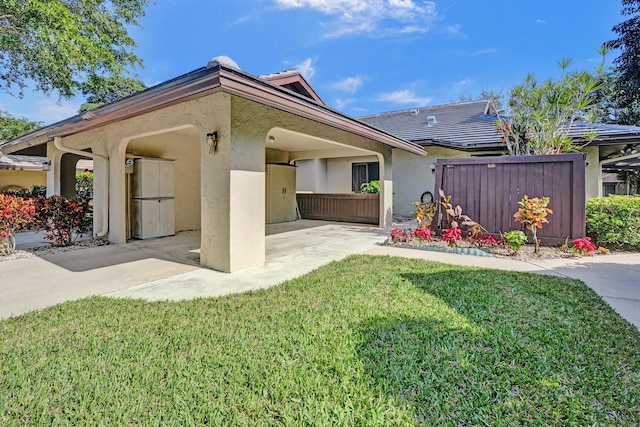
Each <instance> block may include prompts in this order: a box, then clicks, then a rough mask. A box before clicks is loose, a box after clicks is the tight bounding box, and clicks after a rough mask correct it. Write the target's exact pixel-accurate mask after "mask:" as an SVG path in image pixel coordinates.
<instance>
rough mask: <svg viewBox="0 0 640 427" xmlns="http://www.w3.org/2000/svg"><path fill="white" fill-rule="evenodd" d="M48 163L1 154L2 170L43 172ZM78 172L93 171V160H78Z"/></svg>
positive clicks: (39, 159) (39, 158) (44, 158)
mask: <svg viewBox="0 0 640 427" xmlns="http://www.w3.org/2000/svg"><path fill="white" fill-rule="evenodd" d="M46 161H47V158H46V157H42V156H20V155H17V154H3V153H0V170H2V169H4V170H7V169H9V170H36V171H41V170H42V164H43V163H44V162H46ZM76 170H77V171H85V170H90V171H92V170H93V160H85V159H82V160H78V163H77V164H76Z"/></svg>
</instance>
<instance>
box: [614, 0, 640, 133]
mask: <svg viewBox="0 0 640 427" xmlns="http://www.w3.org/2000/svg"><path fill="white" fill-rule="evenodd" d="M622 15H623V16H628V17H629V19H627V20H625V21H623V22H621V23H619V24H618V25H616V26H614V27H613V31H614V32H615V33H616V34H618V38H617V39H615V40H611V41H609V42H608V43H607V45H608V46H609V47H610V48H614V49H619V50H620V56H618V57H617V58H616V59H615V60H614V62H613V64H614V77H615V86H614V91H613V92H612V95H613V103H614V105H615V108H616V118H615V121H616V122H617V123H621V124H629V125H640V61H638V58H640V0H622Z"/></svg>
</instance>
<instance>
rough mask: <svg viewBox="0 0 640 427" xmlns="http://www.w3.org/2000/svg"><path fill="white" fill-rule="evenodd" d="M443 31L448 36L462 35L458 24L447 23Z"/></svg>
mask: <svg viewBox="0 0 640 427" xmlns="http://www.w3.org/2000/svg"><path fill="white" fill-rule="evenodd" d="M444 32H445V33H446V34H448V35H450V36H462V35H463V34H462V26H461V25H460V24H455V25H447V26H445V27H444Z"/></svg>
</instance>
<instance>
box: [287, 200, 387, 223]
mask: <svg viewBox="0 0 640 427" xmlns="http://www.w3.org/2000/svg"><path fill="white" fill-rule="evenodd" d="M296 199H297V201H298V209H299V210H300V216H301V217H302V218H303V219H319V220H324V221H344V222H358V223H364V224H378V223H379V222H380V196H379V195H378V194H318V193H312V194H306V193H299V194H296Z"/></svg>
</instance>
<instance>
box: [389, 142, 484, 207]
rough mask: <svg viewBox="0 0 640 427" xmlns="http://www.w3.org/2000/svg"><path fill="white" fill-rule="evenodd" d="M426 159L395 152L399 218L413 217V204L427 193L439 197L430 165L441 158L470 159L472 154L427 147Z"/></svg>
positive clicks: (396, 201) (394, 179)
mask: <svg viewBox="0 0 640 427" xmlns="http://www.w3.org/2000/svg"><path fill="white" fill-rule="evenodd" d="M425 150H426V151H427V153H428V154H427V156H426V157H419V156H414V155H412V154H410V153H406V152H404V151H401V150H394V151H393V181H394V186H393V188H394V196H393V210H394V215H397V216H411V213H412V212H413V209H414V207H413V202H416V201H418V200H419V199H420V196H421V195H422V193H424V192H425V191H430V192H431V193H432V194H433V195H434V197H437V189H435V188H434V187H435V180H436V176H435V174H434V173H432V172H431V169H430V168H429V165H430V164H431V163H436V161H437V160H438V159H440V158H457V157H470V156H471V155H470V153H467V152H464V151H459V150H452V149H449V148H443V147H435V146H430V147H426V148H425Z"/></svg>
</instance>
